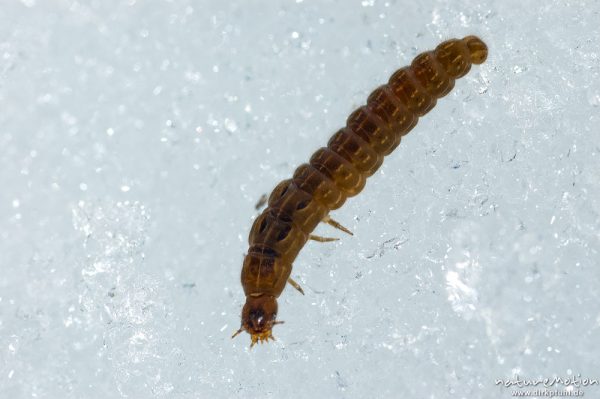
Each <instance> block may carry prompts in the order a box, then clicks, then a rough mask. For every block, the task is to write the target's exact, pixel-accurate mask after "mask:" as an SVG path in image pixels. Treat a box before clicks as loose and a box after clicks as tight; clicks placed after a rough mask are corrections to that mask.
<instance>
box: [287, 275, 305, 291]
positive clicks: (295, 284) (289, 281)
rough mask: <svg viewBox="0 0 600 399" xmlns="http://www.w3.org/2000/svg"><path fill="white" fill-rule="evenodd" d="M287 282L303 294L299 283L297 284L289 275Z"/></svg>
mask: <svg viewBox="0 0 600 399" xmlns="http://www.w3.org/2000/svg"><path fill="white" fill-rule="evenodd" d="M288 283H290V285H291V286H292V287H294V288H295V289H297V290H298V291H299V292H300V293H301V294H302V295H304V290H303V289H302V287H300V284H298V283H297V282H295V281H294V279H293V278H291V277H289V278H288Z"/></svg>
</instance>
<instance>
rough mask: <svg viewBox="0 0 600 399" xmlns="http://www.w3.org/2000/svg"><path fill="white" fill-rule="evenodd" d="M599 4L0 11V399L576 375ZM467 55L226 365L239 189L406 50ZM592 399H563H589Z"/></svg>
mask: <svg viewBox="0 0 600 399" xmlns="http://www.w3.org/2000/svg"><path fill="white" fill-rule="evenodd" d="M599 21H600V3H599V2H598V1H588V2H585V1H577V2H566V1H548V2H533V1H531V2H529V1H520V0H519V1H516V0H511V1H502V2H493V1H489V2H479V1H468V0H464V1H421V2H412V1H411V2H409V1H394V0H387V1H380V0H353V1H341V0H338V1H315V0H304V1H302V0H294V1H277V2H275V1H266V0H265V1H238V2H233V1H232V2H219V1H191V0H188V1H185V0H182V1H174V0H173V1H153V2H150V1H135V0H129V1H115V0H113V1H100V0H94V1H81V2H77V1H71V0H54V1H43V0H37V1H36V0H22V1H10V0H6V1H2V2H1V3H0V110H1V111H0V149H1V152H0V184H1V189H0V397H2V398H26V397H38V398H107V397H130V398H149V397H172V398H206V397H216V398H234V397H237V398H306V397H327V398H365V397H372V398H392V397H405V398H424V397H427V398H483V397H485V398H495V397H497V398H504V397H509V396H510V392H509V390H508V389H506V388H501V387H498V386H496V385H495V383H494V381H495V380H496V379H499V378H508V377H511V376H513V375H514V374H515V373H518V374H520V375H521V376H525V377H530V378H535V377H552V376H554V375H558V376H568V375H573V376H576V375H577V374H581V375H582V376H587V377H595V378H600V375H598V370H600V367H599V366H600V361H599V360H598V357H599V355H600V308H599V307H598V303H599V301H600V270H599V269H598V267H599V266H600V265H599V261H600V254H599V250H600V245H599V244H600V233H599V231H600V162H599V160H600V136H599V132H598V124H599V123H600V112H599V111H600V108H599V107H600V44H599V43H600V28H599V26H600V24H598V22H599ZM467 34H477V35H480V36H481V37H482V38H483V39H484V40H485V41H486V42H487V44H488V45H489V48H490V57H489V59H488V62H487V63H486V64H484V65H482V66H480V67H474V68H473V69H472V71H471V72H470V74H469V75H468V76H467V77H466V78H463V79H462V80H460V81H459V82H458V83H457V86H456V88H455V90H454V91H453V92H452V94H450V95H449V96H448V97H447V98H446V99H444V100H442V101H440V102H439V103H438V105H437V107H436V108H435V109H434V110H433V111H432V112H431V113H430V114H429V115H428V116H427V117H425V118H424V119H422V120H421V122H420V123H419V125H418V126H417V127H416V128H415V130H414V131H413V132H412V133H411V134H410V135H409V136H407V137H406V138H405V139H404V140H403V143H402V145H401V146H400V147H399V148H398V149H397V150H396V152H395V153H393V154H392V155H391V156H390V157H389V158H388V159H387V160H386V162H385V163H384V166H383V168H382V169H381V172H380V173H378V174H376V175H375V176H374V177H373V178H372V179H370V181H369V183H368V185H367V187H366V189H365V191H364V192H363V193H362V194H361V195H360V196H358V197H356V198H354V199H352V200H350V201H349V202H348V203H347V205H346V206H344V207H343V208H342V209H341V210H339V211H337V212H335V214H334V216H335V217H336V218H337V219H338V220H339V221H340V222H342V223H343V224H345V225H346V226H348V227H349V228H351V229H352V230H353V231H354V233H355V235H354V237H350V236H344V235H343V233H341V232H338V231H335V230H333V229H331V228H328V227H319V229H318V232H319V233H320V234H323V235H333V236H339V237H341V238H342V240H341V241H338V242H336V243H333V244H318V243H309V244H308V245H307V246H306V247H305V249H304V250H303V251H302V253H301V255H300V257H299V258H298V260H297V261H296V263H295V268H294V271H293V276H294V277H295V278H296V279H297V280H298V281H299V282H300V283H301V285H302V286H303V287H304V288H305V291H306V296H305V297H302V296H300V295H299V294H298V293H297V292H295V291H294V290H293V289H287V290H286V291H285V292H284V293H283V295H282V297H281V299H280V313H279V318H280V319H282V320H285V321H286V324H284V325H282V326H277V328H276V329H275V330H274V333H275V335H276V337H277V339H278V341H277V342H276V343H274V344H270V345H263V346H261V347H257V348H254V349H253V350H252V351H249V350H248V344H249V339H248V336H247V335H242V336H240V337H238V338H236V339H235V340H231V339H230V335H231V333H232V332H233V331H235V330H236V329H237V328H238V327H239V312H240V310H241V306H242V304H243V301H244V298H243V293H242V290H241V286H240V284H239V273H240V268H241V261H242V256H243V253H244V251H245V250H246V249H247V243H246V237H247V234H248V231H249V228H250V226H251V223H252V218H253V217H254V216H255V215H256V214H257V211H255V209H254V205H255V203H256V202H257V200H258V199H259V198H260V196H261V195H262V194H264V193H268V192H270V190H271V189H272V188H273V187H274V186H275V184H276V183H277V182H278V181H280V180H282V179H284V178H287V177H289V176H290V175H291V173H292V172H293V170H294V168H295V167H296V166H297V165H298V164H300V163H302V162H304V161H306V160H307V159H308V157H309V156H310V154H311V153H312V152H313V151H314V150H316V149H317V148H318V147H319V146H322V145H324V144H325V143H326V141H327V139H328V137H329V136H330V135H331V134H332V133H333V132H334V131H335V130H336V129H337V128H339V127H340V126H342V125H343V123H344V121H345V118H346V116H347V115H348V114H349V113H350V111H351V110H353V109H354V108H355V107H357V106H358V105H360V104H362V103H363V102H364V101H365V100H366V97H367V95H368V93H369V92H370V90H372V89H374V88H375V87H376V86H377V85H378V84H380V83H381V82H384V81H385V80H386V79H387V78H388V76H389V75H390V74H391V73H392V72H393V71H394V70H395V69H397V68H399V67H401V66H403V65H405V64H407V63H409V62H410V61H411V60H412V58H413V56H415V55H416V54H417V53H419V52H421V51H424V50H428V49H432V48H434V47H435V46H436V45H437V44H438V43H439V42H441V41H442V40H444V39H447V38H451V37H462V36H465V35H467ZM599 392H600V388H598V387H591V388H589V389H587V390H586V396H587V395H598V393H599Z"/></svg>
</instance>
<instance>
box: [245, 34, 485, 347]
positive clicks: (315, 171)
mask: <svg viewBox="0 0 600 399" xmlns="http://www.w3.org/2000/svg"><path fill="white" fill-rule="evenodd" d="M486 57H487V47H486V45H485V44H484V43H483V42H482V41H481V40H480V39H479V38H477V37H475V36H468V37H465V38H464V39H453V40H448V41H446V42H443V43H441V44H440V45H439V46H437V48H436V49H435V50H433V51H429V52H425V53H422V54H419V55H418V56H417V57H415V59H414V60H413V61H412V63H411V65H410V66H407V67H404V68H401V69H399V70H398V71H396V72H395V73H394V74H392V76H391V77H390V79H389V81H388V83H387V84H384V85H382V86H380V87H378V88H377V89H375V90H374V91H373V92H372V93H371V95H369V97H368V99H367V103H366V105H364V106H362V107H360V108H358V109H357V110H355V111H354V112H352V114H350V116H349V117H348V120H347V122H346V126H345V127H344V128H342V129H340V130H339V131H338V132H337V133H335V134H334V135H333V136H332V137H331V139H330V140H329V142H328V143H327V147H322V148H320V149H318V150H317V151H316V152H315V153H314V154H313V155H312V157H311V158H310V161H309V162H308V163H305V164H302V165H300V166H299V167H298V168H297V169H296V171H295V172H294V175H293V177H292V178H291V179H288V180H284V181H282V182H281V183H279V184H278V185H277V186H276V187H275V189H274V190H273V192H272V193H271V195H270V197H269V200H268V206H267V208H266V209H265V210H264V211H263V212H262V214H261V215H260V216H259V217H258V218H257V219H256V220H255V221H254V224H253V226H252V229H251V231H250V236H249V240H248V241H249V244H250V248H249V250H248V254H247V255H246V257H245V259H244V265H243V268H242V275H241V280H242V286H243V288H244V293H245V294H246V298H247V301H246V305H245V306H244V310H243V311H242V328H241V329H240V331H241V330H246V331H248V332H249V333H250V334H251V335H252V342H253V344H254V343H255V342H257V341H263V340H266V339H268V338H270V337H272V335H271V328H272V326H273V324H276V323H275V317H276V314H277V302H276V300H275V298H277V297H278V296H279V295H280V294H281V292H282V291H283V289H284V288H285V284H286V282H287V280H288V278H289V276H290V273H291V271H292V263H293V261H294V259H295V258H296V256H297V255H298V253H299V252H300V250H301V249H302V247H303V246H304V244H305V243H306V242H307V240H308V239H309V235H310V233H311V232H312V231H313V230H314V229H315V227H316V226H317V225H318V224H319V222H321V221H322V220H323V218H325V217H326V216H327V215H328V214H329V212H330V211H332V210H334V209H337V208H339V207H341V206H342V205H343V204H344V202H345V201H346V199H347V198H349V197H352V196H355V195H357V194H358V193H360V192H361V190H362V189H363V188H364V186H365V183H366V180H367V178H368V177H369V176H371V175H372V174H373V173H375V172H376V171H377V169H378V168H379V167H380V166H381V164H382V162H383V158H384V156H386V155H388V154H390V153H391V152H392V151H393V150H394V149H395V148H396V147H397V146H398V144H400V140H401V138H402V136H404V135H405V134H406V133H408V132H409V131H410V130H411V129H412V128H413V127H414V126H415V125H416V123H417V120H418V118H419V117H421V116H423V115H424V114H426V113H427V112H428V111H429V110H431V109H432V108H433V107H434V106H435V104H436V101H437V99H438V98H441V97H443V96H445V95H446V94H448V93H449V92H450V90H451V89H452V88H453V87H454V81H455V80H456V79H458V78H460V77H462V76H464V75H465V74H466V73H467V72H468V71H469V69H470V68H471V64H480V63H482V62H483V61H485V59H486ZM238 333H239V331H238Z"/></svg>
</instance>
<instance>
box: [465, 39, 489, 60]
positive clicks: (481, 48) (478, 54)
mask: <svg viewBox="0 0 600 399" xmlns="http://www.w3.org/2000/svg"><path fill="white" fill-rule="evenodd" d="M462 42H463V43H464V44H465V45H466V46H467V48H468V49H469V53H470V54H471V62H472V63H473V64H483V62H485V60H486V59H487V56H488V48H487V45H486V44H485V43H484V42H483V40H481V39H480V38H478V37H477V36H467V37H465V38H463V39H462Z"/></svg>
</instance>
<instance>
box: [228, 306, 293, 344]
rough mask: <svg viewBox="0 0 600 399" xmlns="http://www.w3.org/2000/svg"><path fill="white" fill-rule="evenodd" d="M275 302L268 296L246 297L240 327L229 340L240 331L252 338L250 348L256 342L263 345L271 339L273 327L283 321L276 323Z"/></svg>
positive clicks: (273, 338)
mask: <svg viewBox="0 0 600 399" xmlns="http://www.w3.org/2000/svg"><path fill="white" fill-rule="evenodd" d="M276 319H277V300H276V299H275V297H272V296H270V295H261V296H257V297H254V296H251V295H250V296H247V297H246V304H245V305H244V308H243V309H242V326H241V327H240V329H239V330H238V331H237V332H236V333H235V334H233V336H232V337H231V338H234V337H235V336H236V335H238V334H239V333H241V332H242V331H246V332H247V333H248V334H250V336H251V338H252V343H251V344H250V347H253V346H254V345H255V344H256V343H257V342H260V343H263V342H264V341H268V340H269V339H272V340H275V337H273V333H272V330H273V326H274V325H275V324H281V323H283V321H277V320H276Z"/></svg>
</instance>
